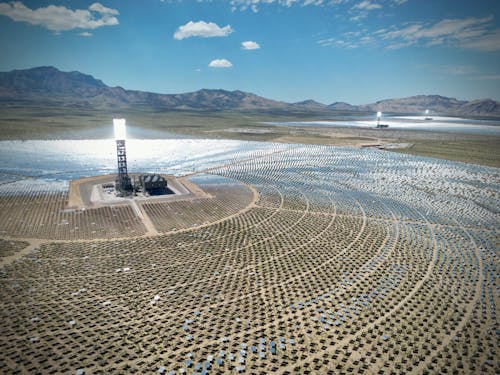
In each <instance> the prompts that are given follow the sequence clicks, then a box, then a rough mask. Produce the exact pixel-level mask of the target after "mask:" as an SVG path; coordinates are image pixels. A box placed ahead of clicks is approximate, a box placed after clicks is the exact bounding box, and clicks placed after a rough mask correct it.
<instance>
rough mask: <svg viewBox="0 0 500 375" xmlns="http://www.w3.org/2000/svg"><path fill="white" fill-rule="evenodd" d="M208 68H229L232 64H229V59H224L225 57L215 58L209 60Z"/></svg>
mask: <svg viewBox="0 0 500 375" xmlns="http://www.w3.org/2000/svg"><path fill="white" fill-rule="evenodd" d="M208 66H209V67H210V68H230V67H232V66H233V64H231V61H229V60H226V59H215V60H212V61H210V64H208Z"/></svg>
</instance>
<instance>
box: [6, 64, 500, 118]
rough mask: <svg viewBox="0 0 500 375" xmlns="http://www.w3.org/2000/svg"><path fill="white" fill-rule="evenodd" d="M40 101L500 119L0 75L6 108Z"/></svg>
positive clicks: (413, 102)
mask: <svg viewBox="0 0 500 375" xmlns="http://www.w3.org/2000/svg"><path fill="white" fill-rule="evenodd" d="M23 103H30V104H31V103H34V104H38V105H63V106H78V107H89V108H107V109H115V108H122V107H130V106H141V107H149V108H153V109H155V110H280V111H302V112H312V113H327V112H332V111H343V112H350V111H355V112H374V111H383V112H393V113H422V112H424V111H425V110H426V109H429V110H430V112H431V113H432V114H450V115H471V116H500V103H499V102H497V101H494V100H491V99H482V100H472V101H465V100H457V99H455V98H448V97H444V96H440V95H418V96H412V97H408V98H401V99H387V100H381V101H378V102H376V103H371V104H365V105H351V104H349V103H344V102H335V103H332V104H329V105H326V104H322V103H319V102H316V101H314V100H305V101H302V102H298V103H286V102H282V101H276V100H271V99H266V98H263V97H261V96H258V95H255V94H252V93H249V92H244V91H239V90H236V91H227V90H211V89H202V90H198V91H195V92H191V93H184V94H158V93H152V92H145V91H137V90H126V89H124V88H122V87H119V86H118V87H110V86H107V85H106V84H105V83H103V82H102V81H101V80H99V79H96V78H94V77H92V76H91V75H87V74H83V73H80V72H77V71H74V72H62V71H60V70H58V69H56V68H54V67H36V68H31V69H25V70H13V71H10V72H0V108H1V107H2V106H8V105H9V106H10V105H22V104H23Z"/></svg>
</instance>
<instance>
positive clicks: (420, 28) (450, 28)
mask: <svg viewBox="0 0 500 375" xmlns="http://www.w3.org/2000/svg"><path fill="white" fill-rule="evenodd" d="M492 20H493V16H489V17H483V18H474V17H470V18H464V19H444V20H441V21H439V22H437V23H435V24H433V25H425V24H423V23H415V24H413V25H409V26H405V27H403V28H400V29H397V28H396V29H392V30H391V31H387V32H385V33H380V34H379V36H380V38H381V39H384V40H394V41H396V43H394V44H395V45H401V46H402V47H404V46H406V45H414V44H417V43H424V45H426V46H436V45H451V46H459V47H463V48H467V49H474V50H480V51H499V50H500V29H494V30H492V29H491V22H492Z"/></svg>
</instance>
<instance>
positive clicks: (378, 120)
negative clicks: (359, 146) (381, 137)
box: [377, 111, 382, 128]
mask: <svg viewBox="0 0 500 375" xmlns="http://www.w3.org/2000/svg"><path fill="white" fill-rule="evenodd" d="M381 117H382V112H380V111H379V112H377V127H378V128H379V127H380V118H381Z"/></svg>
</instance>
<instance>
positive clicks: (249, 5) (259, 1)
mask: <svg viewBox="0 0 500 375" xmlns="http://www.w3.org/2000/svg"><path fill="white" fill-rule="evenodd" d="M199 1H200V0H199ZM348 1H349V0H231V1H230V2H229V4H230V5H231V10H232V11H235V10H240V11H245V10H248V9H250V10H252V11H253V12H255V13H256V12H257V11H258V9H259V6H260V5H270V4H275V5H279V6H283V7H286V8H290V7H292V6H294V5H298V6H302V7H306V6H325V5H327V6H332V5H337V4H342V3H346V2H348Z"/></svg>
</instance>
